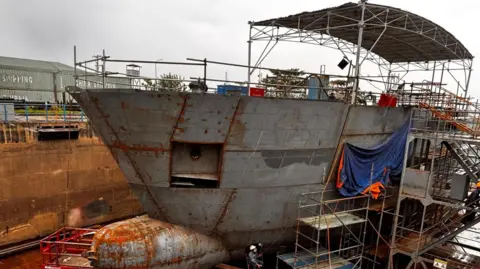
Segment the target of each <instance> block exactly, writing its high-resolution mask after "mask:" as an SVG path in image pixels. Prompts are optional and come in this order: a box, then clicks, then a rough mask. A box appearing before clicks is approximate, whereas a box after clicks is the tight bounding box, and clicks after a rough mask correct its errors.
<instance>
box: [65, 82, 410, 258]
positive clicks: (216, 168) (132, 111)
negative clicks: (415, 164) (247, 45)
mask: <svg viewBox="0 0 480 269" xmlns="http://www.w3.org/2000/svg"><path fill="white" fill-rule="evenodd" d="M71 94H72V96H73V97H74V98H75V100H77V101H78V103H79V104H80V106H81V107H82V109H83V111H84V112H85V114H86V115H87V117H88V118H89V120H90V123H91V124H92V125H93V126H94V128H95V131H96V132H97V133H98V134H99V136H100V137H102V140H103V141H104V143H105V145H106V146H107V147H109V149H110V150H111V152H112V155H113V156H114V157H115V160H116V161H117V163H118V164H119V167H120V169H121V170H122V171H123V173H124V174H125V178H126V179H127V181H128V182H129V184H130V186H131V188H132V191H133V192H134V193H135V195H136V196H137V197H138V198H139V200H140V202H141V203H142V205H143V208H144V209H145V211H146V212H147V214H148V215H149V216H150V217H151V218H154V219H158V220H161V221H165V222H168V223H175V224H178V225H181V226H183V227H188V228H190V229H193V230H195V231H196V232H198V233H201V234H205V235H209V236H212V237H215V238H219V240H221V242H222V244H224V245H225V247H226V248H227V249H228V250H229V251H230V255H231V256H234V255H236V254H235V253H236V252H238V253H241V254H242V255H243V253H244V248H245V246H247V245H248V244H250V243H253V242H255V241H256V242H258V241H260V242H262V243H264V244H265V245H270V244H289V243H293V242H294V241H295V234H294V227H295V225H296V218H295V216H296V215H297V202H298V199H299V196H300V194H301V193H305V192H312V191H319V190H321V189H322V188H323V186H324V185H323V184H322V182H323V174H324V173H325V172H327V173H328V171H329V170H330V165H331V164H332V162H333V161H334V160H335V159H336V158H339V154H338V153H339V152H340V151H338V150H337V149H338V148H339V147H338V145H341V144H342V143H344V142H350V143H353V144H355V145H357V146H361V147H368V146H372V145H375V144H377V143H379V142H381V141H383V140H384V139H385V138H387V137H388V136H389V135H390V134H391V133H393V132H394V131H395V130H396V129H397V128H399V127H400V126H401V125H402V124H403V123H404V122H405V120H406V119H407V118H408V117H409V115H410V111H409V110H408V109H404V108H383V107H376V106H371V107H367V106H350V105H348V104H344V103H341V102H329V101H320V100H315V101H314V100H298V99H271V98H254V97H248V96H242V97H238V96H223V95H215V94H196V93H164V92H146V91H145V92H133V91H131V92H127V91H122V90H119V89H117V90H116V89H108V90H103V91H100V92H99V91H93V90H92V91H90V90H87V91H79V92H73V93H71ZM192 148H195V149H198V150H199V151H200V152H201V154H200V157H199V158H192V154H191V152H190V151H189V149H192ZM271 249H274V247H272V248H271ZM145 251H147V250H145ZM145 253H147V252H145Z"/></svg>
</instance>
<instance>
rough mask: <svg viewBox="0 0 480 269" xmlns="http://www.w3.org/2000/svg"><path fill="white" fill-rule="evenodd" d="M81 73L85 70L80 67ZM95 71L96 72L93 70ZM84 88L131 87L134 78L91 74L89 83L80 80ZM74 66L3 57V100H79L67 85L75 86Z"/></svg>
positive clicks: (0, 82) (0, 69)
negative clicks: (71, 93)
mask: <svg viewBox="0 0 480 269" xmlns="http://www.w3.org/2000/svg"><path fill="white" fill-rule="evenodd" d="M78 74H85V71H83V72H82V71H81V70H77V75H78ZM92 74H93V73H92ZM77 84H78V85H76V86H78V87H81V88H123V87H130V79H128V78H125V77H108V78H106V79H105V85H103V78H101V77H95V76H89V82H84V81H82V80H77ZM74 85H75V78H74V68H73V67H71V66H68V65H66V64H62V63H58V62H48V61H39V60H31V59H21V58H12V57H4V56H0V100H2V101H7V100H8V101H16V102H42V103H43V102H48V103H70V102H75V101H74V100H73V99H72V98H71V97H70V96H69V95H68V94H67V93H66V92H65V87H67V86H74Z"/></svg>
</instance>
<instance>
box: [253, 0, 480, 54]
mask: <svg viewBox="0 0 480 269" xmlns="http://www.w3.org/2000/svg"><path fill="white" fill-rule="evenodd" d="M365 7H366V10H365V15H364V18H365V19H364V21H365V28H364V33H363V42H362V47H363V48H365V49H367V50H369V49H370V48H371V47H372V46H373V45H374V44H375V41H376V40H377V38H378V37H379V36H380V34H381V33H382V32H383V31H384V30H385V32H384V33H383V35H382V38H381V39H379V41H378V42H377V44H376V45H375V46H373V49H372V52H373V53H375V54H377V55H378V56H380V57H382V58H384V59H385V60H387V61H389V62H390V63H400V62H426V61H440V60H463V59H473V56H472V54H471V53H470V52H469V51H468V50H467V49H466V47H465V46H464V45H463V44H462V43H461V42H460V41H459V40H457V39H456V38H455V37H454V36H453V35H452V34H451V33H449V32H448V31H446V30H445V29H444V28H442V27H441V26H440V25H438V24H435V23H433V22H431V21H429V20H427V19H426V18H423V17H421V16H419V15H416V14H413V13H410V12H408V11H404V10H401V9H399V8H395V7H390V6H383V5H376V4H371V3H366V4H365ZM361 14H362V7H361V5H359V4H356V3H351V2H350V3H346V4H343V5H341V6H338V7H333V8H326V9H322V10H318V11H313V12H303V13H299V14H295V15H290V16H287V17H281V18H276V19H268V20H264V21H260V22H254V23H252V24H253V25H254V26H277V27H285V28H291V29H299V31H300V32H302V33H305V32H315V33H322V34H327V28H328V29H329V31H330V34H329V35H330V36H332V37H335V38H339V39H342V40H345V41H347V42H350V43H352V44H357V42H358V21H360V19H361ZM297 35H298V33H297ZM327 35H328V34H327Z"/></svg>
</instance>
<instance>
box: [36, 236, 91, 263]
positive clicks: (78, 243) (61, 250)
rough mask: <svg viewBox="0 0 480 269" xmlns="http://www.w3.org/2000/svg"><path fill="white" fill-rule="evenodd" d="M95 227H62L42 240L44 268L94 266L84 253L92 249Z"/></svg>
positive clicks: (41, 249)
mask: <svg viewBox="0 0 480 269" xmlns="http://www.w3.org/2000/svg"><path fill="white" fill-rule="evenodd" d="M95 231H96V230H95V229H81V228H69V227H65V228H61V229H60V230H58V231H56V232H55V233H53V234H51V235H49V236H47V237H46V238H44V239H42V240H41V241H40V252H41V254H42V268H43V269H85V268H93V267H92V266H91V265H90V262H89V260H88V259H87V258H85V257H84V255H83V253H84V252H86V251H88V250H90V247H91V245H92V239H93V235H94V233H95Z"/></svg>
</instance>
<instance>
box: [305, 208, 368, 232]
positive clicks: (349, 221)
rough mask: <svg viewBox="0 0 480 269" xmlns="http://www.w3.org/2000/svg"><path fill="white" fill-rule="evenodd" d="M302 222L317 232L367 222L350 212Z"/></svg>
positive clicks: (326, 215) (312, 218) (315, 217)
mask: <svg viewBox="0 0 480 269" xmlns="http://www.w3.org/2000/svg"><path fill="white" fill-rule="evenodd" d="M300 222H302V223H304V224H306V225H309V226H312V227H313V228H315V229H317V230H326V229H329V228H337V227H342V226H348V225H353V224H358V223H363V222H366V219H365V218H361V217H359V216H357V215H354V214H351V213H348V212H340V213H336V214H325V215H322V216H313V217H307V218H300Z"/></svg>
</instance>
